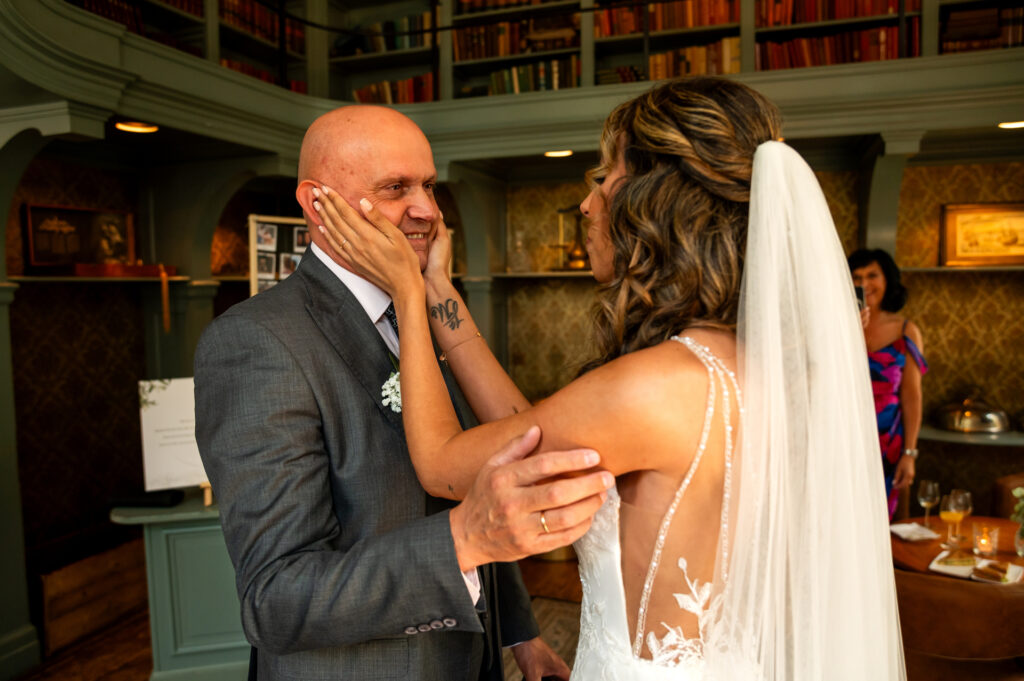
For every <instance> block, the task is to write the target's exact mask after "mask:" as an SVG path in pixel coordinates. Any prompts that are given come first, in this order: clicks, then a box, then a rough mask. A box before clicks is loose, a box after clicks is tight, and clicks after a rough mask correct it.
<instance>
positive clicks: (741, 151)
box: [583, 77, 782, 372]
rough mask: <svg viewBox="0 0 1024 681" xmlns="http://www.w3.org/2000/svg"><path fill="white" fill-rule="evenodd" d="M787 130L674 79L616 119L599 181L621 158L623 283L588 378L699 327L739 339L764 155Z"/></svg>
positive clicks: (736, 97)
mask: <svg viewBox="0 0 1024 681" xmlns="http://www.w3.org/2000/svg"><path fill="white" fill-rule="evenodd" d="M781 128H782V118H781V115H780V114H779V111H778V109H777V108H776V107H775V105H774V104H772V103H771V102H769V101H768V100H767V99H766V98H765V97H763V96H762V95H760V94H759V93H757V92H755V91H754V90H752V89H751V88H749V87H747V86H745V85H742V84H740V83H737V82H735V81H732V80H727V79H724V78H710V77H702V78H686V79H678V80H673V81H670V82H668V83H665V84H663V85H660V86H658V87H656V88H653V89H652V90H650V91H648V92H645V93H644V94H642V95H640V96H639V97H636V98H635V99H632V100H630V101H628V102H625V103H624V104H621V105H619V106H618V107H617V108H616V109H615V110H614V111H613V112H612V113H611V115H610V116H609V117H608V119H607V120H606V121H605V124H604V130H603V132H602V134H601V158H602V162H601V165H600V166H598V167H597V168H595V169H594V170H592V171H590V172H589V173H588V175H587V179H588V181H589V182H591V183H593V182H595V181H599V180H600V179H601V178H602V177H603V176H604V175H607V174H608V172H609V170H610V169H611V168H612V167H614V166H615V164H616V162H617V161H618V159H619V154H622V155H623V156H624V160H625V167H626V175H625V177H623V178H622V179H621V180H620V181H619V183H618V185H617V187H616V188H615V191H614V195H613V198H612V200H611V202H610V205H609V207H608V210H609V233H610V234H609V236H610V240H611V244H612V248H613V250H614V256H613V266H614V275H613V277H612V279H611V281H609V282H607V283H606V284H604V285H603V286H602V287H601V293H600V297H599V302H598V310H597V322H596V328H595V336H596V341H597V347H598V356H597V357H596V358H595V359H594V360H592V361H591V362H589V363H588V364H587V365H586V366H584V368H583V372H586V371H589V370H590V369H593V368H595V367H597V366H600V365H601V364H604V363H606V362H609V361H611V360H613V359H615V358H616V357H619V356H621V355H624V354H626V353H629V352H633V351H635V350H640V349H643V348H647V347H651V346H653V345H657V344H658V343H661V342H662V341H665V340H667V339H668V338H670V337H671V336H672V335H673V334H675V333H678V332H680V331H682V330H683V329H684V328H687V327H694V326H703V327H713V328H721V329H730V330H735V328H736V315H737V308H738V304H739V293H740V282H741V279H742V276H743V257H744V251H745V249H746V240H747V214H748V208H749V201H750V174H751V168H752V164H753V160H754V151H755V150H756V149H757V147H758V145H759V144H761V143H762V142H766V141H768V140H773V139H777V138H778V137H779V135H780V132H781ZM606 189H609V190H610V189H611V188H606Z"/></svg>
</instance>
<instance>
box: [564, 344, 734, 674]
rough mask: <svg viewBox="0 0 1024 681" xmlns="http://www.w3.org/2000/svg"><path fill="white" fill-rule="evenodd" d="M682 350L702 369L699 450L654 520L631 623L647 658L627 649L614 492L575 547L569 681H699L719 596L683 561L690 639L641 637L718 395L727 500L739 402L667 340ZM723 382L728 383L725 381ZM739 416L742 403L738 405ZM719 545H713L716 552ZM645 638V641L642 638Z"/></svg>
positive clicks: (714, 367) (714, 368) (709, 362)
mask: <svg viewBox="0 0 1024 681" xmlns="http://www.w3.org/2000/svg"><path fill="white" fill-rule="evenodd" d="M674 340H677V341H679V342H681V343H683V344H685V345H686V346H687V347H688V348H689V349H690V350H691V351H692V352H693V353H694V354H695V355H696V356H697V357H698V358H699V359H700V360H701V362H702V363H703V364H704V366H705V368H706V369H707V370H708V376H709V382H708V386H709V387H708V396H709V398H708V406H707V408H706V410H705V415H704V424H703V428H702V431H701V439H700V441H699V445H698V448H699V451H697V452H696V453H695V455H694V461H693V463H691V465H690V469H689V470H688V471H687V474H686V476H685V477H684V479H683V481H682V482H681V483H680V486H679V488H678V489H677V490H676V493H675V495H674V496H673V500H672V503H671V504H670V506H669V509H668V510H667V511H666V513H665V515H664V516H663V518H662V522H661V525H660V526H659V533H658V535H657V538H656V540H655V548H654V551H653V553H654V555H653V557H652V559H651V563H650V565H649V566H648V573H647V579H646V580H645V583H644V592H643V593H642V594H641V601H642V603H643V604H644V612H642V613H641V616H640V619H638V626H637V632H638V637H639V641H640V645H642V644H643V643H644V642H645V639H646V643H647V646H648V648H649V649H650V651H651V653H652V659H650V660H648V659H645V658H642V657H640V656H639V651H640V649H639V648H637V649H636V650H634V648H633V646H631V645H630V644H631V640H630V636H629V625H628V623H627V617H626V597H625V593H624V589H623V581H622V551H621V546H620V543H619V542H620V528H619V512H620V505H621V500H620V498H619V494H618V490H617V489H616V488H614V487H613V488H612V489H610V490H608V499H607V500H606V501H605V503H604V505H602V506H601V508H600V509H598V511H597V513H596V514H595V515H594V518H593V521H592V523H591V526H590V530H588V531H587V533H586V534H585V535H583V536H582V537H581V538H580V539H579V540H577V542H576V544H575V548H576V553H577V555H578V557H579V570H580V581H581V582H582V585H583V602H582V604H581V611H580V634H579V644H578V646H577V649H576V662H575V664H574V666H573V671H572V677H571V678H572V680H573V681H699V680H706V676H707V669H706V661H705V635H706V633H707V630H708V629H709V628H711V627H712V626H713V622H714V620H715V618H716V617H718V611H719V610H720V608H721V602H722V597H721V594H720V593H716V591H715V589H713V588H712V585H711V584H710V583H704V582H701V581H699V580H697V579H691V578H690V575H689V573H688V571H687V567H688V566H687V562H686V560H685V559H684V558H680V559H679V561H678V566H679V569H680V571H681V572H682V580H681V581H682V582H683V584H684V587H683V589H681V590H680V591H681V592H680V593H676V594H673V595H674V597H675V599H676V603H677V604H678V606H679V607H680V608H681V609H683V610H685V611H686V612H689V613H692V614H693V615H694V616H695V617H696V618H697V623H698V635H697V636H696V637H694V638H687V637H686V636H685V635H684V633H683V630H682V627H672V626H669V625H668V624H666V623H664V622H662V627H663V628H664V630H665V633H664V634H662V635H661V636H658V635H657V634H656V633H655V632H644V627H643V625H642V622H643V618H644V617H646V611H647V607H648V606H649V604H650V597H651V589H652V585H653V580H654V574H655V572H656V571H657V566H658V563H659V562H660V560H661V559H662V550H663V549H664V546H665V543H666V541H665V537H666V534H667V532H668V529H669V525H670V524H671V521H672V517H673V514H674V513H675V511H676V509H677V508H678V507H679V505H680V501H681V499H682V497H683V493H684V492H685V491H686V488H687V486H688V485H689V484H690V481H691V480H692V479H693V475H694V473H695V472H696V470H697V466H698V464H699V462H700V459H701V456H702V455H703V452H704V450H705V448H706V446H707V442H708V439H709V435H708V433H709V431H710V429H711V427H712V423H713V418H712V417H713V415H714V405H715V402H716V400H717V399H718V396H719V395H722V396H724V401H725V403H726V407H725V408H724V409H723V412H722V413H723V415H724V416H725V417H726V421H725V423H726V425H729V428H730V430H729V431H727V435H726V438H725V443H726V445H727V446H726V451H725V456H726V459H725V462H724V463H725V466H726V470H725V477H724V490H723V492H724V495H725V499H728V497H729V494H730V490H731V487H730V485H731V482H730V481H731V477H730V467H731V465H732V460H731V456H732V449H733V447H734V444H733V438H732V434H731V430H732V428H731V425H730V423H729V414H730V412H729V408H730V407H729V405H730V404H731V403H730V396H731V395H732V394H733V392H732V391H735V395H736V396H737V401H738V402H739V390H738V386H737V382H736V379H735V377H734V376H733V374H732V372H730V371H729V370H728V369H726V368H725V365H724V364H722V363H721V362H720V361H719V360H718V359H717V358H716V357H715V356H714V355H712V354H711V352H710V351H709V350H708V349H707V348H705V347H704V346H702V345H700V344H698V343H696V342H694V341H693V340H692V339H690V338H685V337H675V338H674ZM726 376H728V378H726ZM740 414H741V416H742V414H743V409H742V402H740ZM727 508H728V505H727V504H726V505H725V506H723V508H722V519H721V521H722V526H723V527H727V526H728V520H729V517H728V512H727ZM726 546H727V544H722V543H721V542H720V543H719V548H720V550H721V549H722V548H724V547H726ZM645 633H646V637H645V636H644V634H645Z"/></svg>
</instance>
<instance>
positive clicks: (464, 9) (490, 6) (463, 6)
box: [455, 0, 555, 14]
mask: <svg viewBox="0 0 1024 681" xmlns="http://www.w3.org/2000/svg"><path fill="white" fill-rule="evenodd" d="M553 1H555V0H459V1H458V3H457V4H456V7H455V9H456V14H472V13H474V12H489V11H492V10H497V9H512V8H514V7H527V6H529V5H543V4H544V3H545V2H553Z"/></svg>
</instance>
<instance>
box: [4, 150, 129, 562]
mask: <svg viewBox="0 0 1024 681" xmlns="http://www.w3.org/2000/svg"><path fill="white" fill-rule="evenodd" d="M137 196H138V184H137V180H136V178H135V176H134V175H133V174H131V173H128V172H122V171H115V170H110V169H107V168H102V167H92V166H89V167H87V166H84V165H78V164H75V163H73V162H69V161H65V160H55V159H52V158H46V157H45V155H44V156H43V157H42V158H39V159H36V160H35V161H33V162H32V163H30V164H29V166H28V168H27V169H26V171H25V173H24V174H23V176H22V178H21V182H20V183H19V185H18V187H17V189H16V190H15V195H14V201H13V205H12V208H11V211H10V213H9V215H8V221H7V238H6V245H7V252H6V257H7V268H8V274H10V275H17V274H22V273H23V272H24V260H23V255H24V251H23V242H22V231H21V223H20V211H19V207H20V206H21V204H23V203H26V202H27V203H34V204H53V205H64V206H74V207H84V208H96V209H99V208H109V209H115V210H123V211H129V212H134V211H135V210H136V202H137V198H136V197H137ZM10 322H11V352H12V363H13V368H14V400H15V415H16V419H17V447H18V467H19V477H20V483H21V498H22V513H23V522H24V527H25V545H26V554H27V559H28V562H29V570H30V572H32V573H33V574H35V572H36V571H47V570H50V569H54V568H56V567H60V566H62V565H65V564H67V563H69V562H72V561H74V560H77V559H79V558H82V557H85V556H88V555H91V554H93V553H95V552H97V551H101V550H104V549H106V548H109V546H111V545H113V544H114V543H117V542H118V541H120V540H121V539H123V538H124V535H125V530H124V528H120V527H118V526H114V525H112V524H111V523H110V521H109V519H108V517H107V513H108V511H109V506H108V503H109V500H110V498H112V497H116V496H126V495H130V494H137V493H139V492H141V491H142V445H141V439H140V433H139V411H138V398H137V387H136V382H137V381H138V380H139V379H140V378H142V377H143V375H144V372H145V346H144V332H143V318H142V302H141V291H140V290H139V288H138V286H133V285H131V284H117V283H96V284H64V283H40V282H25V283H22V284H21V285H20V287H19V288H18V290H17V291H16V292H15V295H14V302H13V303H12V304H11V308H10Z"/></svg>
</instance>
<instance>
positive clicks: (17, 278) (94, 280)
mask: <svg viewBox="0 0 1024 681" xmlns="http://www.w3.org/2000/svg"><path fill="white" fill-rule="evenodd" d="M7 279H8V281H13V282H17V283H19V284H36V283H38V284H54V283H60V284H124V283H133V284H139V283H143V284H159V283H160V281H161V279H160V277H74V276H66V277H60V276H34V275H14V276H9V277H7ZM190 280H191V277H186V276H174V277H167V281H172V282H183V281H190Z"/></svg>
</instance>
